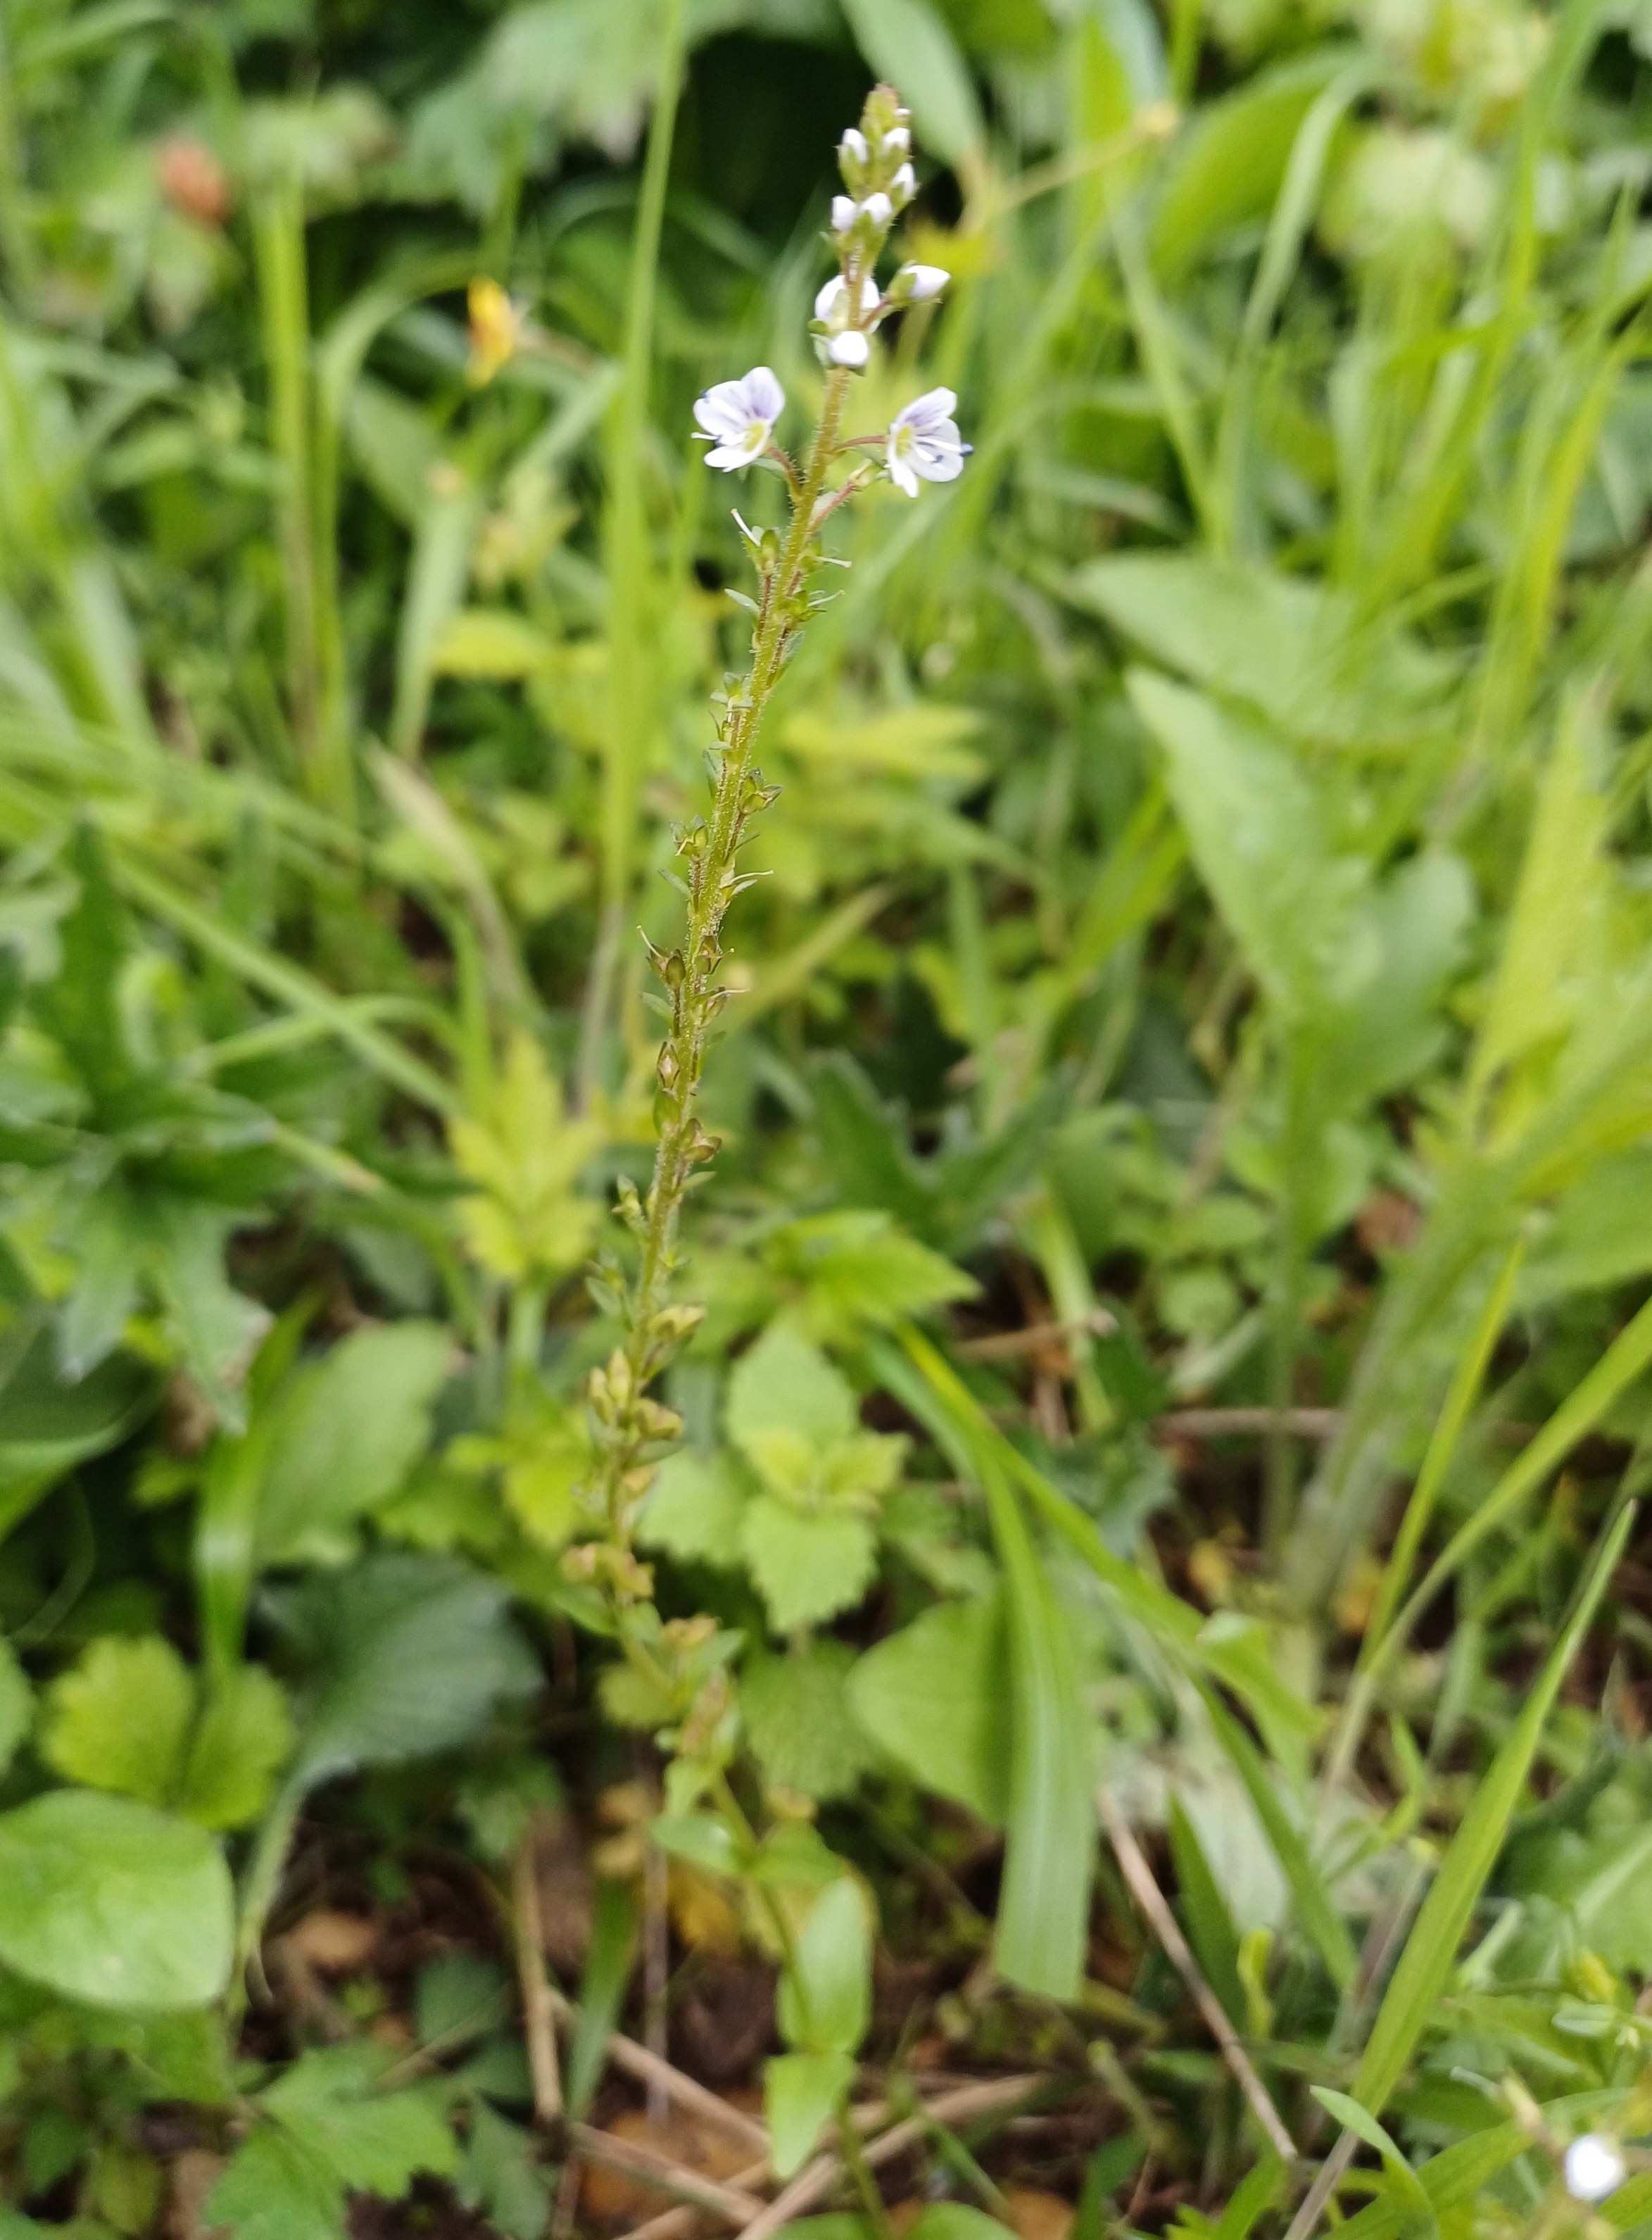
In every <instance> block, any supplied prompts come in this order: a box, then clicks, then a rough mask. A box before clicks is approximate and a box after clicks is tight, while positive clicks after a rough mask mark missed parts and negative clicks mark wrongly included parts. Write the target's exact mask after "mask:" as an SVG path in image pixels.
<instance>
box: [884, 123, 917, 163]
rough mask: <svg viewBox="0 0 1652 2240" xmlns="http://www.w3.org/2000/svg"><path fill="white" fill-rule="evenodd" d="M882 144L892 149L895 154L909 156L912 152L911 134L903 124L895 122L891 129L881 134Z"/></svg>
mask: <svg viewBox="0 0 1652 2240" xmlns="http://www.w3.org/2000/svg"><path fill="white" fill-rule="evenodd" d="M883 145H884V147H885V148H886V149H890V150H893V151H894V153H895V154H896V155H897V156H909V155H910V154H911V152H912V135H911V134H910V133H909V131H908V130H907V129H906V127H905V125H904V124H897V125H896V126H895V127H894V128H893V130H890V131H888V132H886V133H885V134H884V135H883Z"/></svg>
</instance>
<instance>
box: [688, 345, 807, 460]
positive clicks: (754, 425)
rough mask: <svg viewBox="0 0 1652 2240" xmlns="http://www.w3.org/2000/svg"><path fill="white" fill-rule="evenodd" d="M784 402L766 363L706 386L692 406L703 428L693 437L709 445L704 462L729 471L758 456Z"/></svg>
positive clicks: (766, 446) (763, 449) (772, 430)
mask: <svg viewBox="0 0 1652 2240" xmlns="http://www.w3.org/2000/svg"><path fill="white" fill-rule="evenodd" d="M785 403H786V392H785V390H783V388H782V387H781V385H780V383H778V382H777V381H776V378H775V377H774V375H773V374H772V373H771V372H770V371H769V368H768V367H767V366H766V365H755V366H753V368H752V369H751V371H750V372H749V373H748V374H746V375H744V376H743V377H742V378H741V379H740V380H739V381H720V382H718V383H717V384H716V387H715V388H712V389H708V390H706V392H705V394H704V396H703V397H700V398H698V399H697V400H696V403H695V407H694V417H695V418H696V420H697V421H698V422H699V423H700V426H701V429H702V430H703V434H701V435H700V436H698V437H696V439H695V440H696V442H697V443H707V442H709V443H710V444H711V445H712V449H711V450H709V451H708V452H707V453H706V455H705V457H706V464H707V465H708V466H710V467H721V468H722V469H723V472H724V473H725V474H732V473H733V471H734V470H735V469H736V467H749V465H750V464H751V463H752V461H753V460H754V459H760V458H762V457H763V453H764V452H765V451H766V450H768V448H769V437H770V436H771V435H772V434H773V433H774V426H775V423H776V420H778V419H779V417H780V416H781V413H782V412H783V410H784V409H785Z"/></svg>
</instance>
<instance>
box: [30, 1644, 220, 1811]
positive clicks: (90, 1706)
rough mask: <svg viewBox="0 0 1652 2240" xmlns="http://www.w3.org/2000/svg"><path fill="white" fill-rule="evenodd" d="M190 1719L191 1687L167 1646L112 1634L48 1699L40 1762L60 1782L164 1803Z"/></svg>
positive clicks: (175, 1780) (174, 1784)
mask: <svg viewBox="0 0 1652 2240" xmlns="http://www.w3.org/2000/svg"><path fill="white" fill-rule="evenodd" d="M194 1717H195V1683H194V1681H193V1679H192V1678H191V1677H190V1669H189V1667H188V1666H187V1665H186V1664H185V1663H184V1662H183V1658H182V1657H180V1656H179V1655H178V1653H177V1650H176V1649H174V1648H173V1646H172V1644H171V1643H170V1641H165V1640H163V1638H162V1637H160V1635H158V1634H146V1635H144V1636H143V1637H141V1638H139V1639H136V1640H134V1639H129V1638H127V1637H124V1636H122V1635H119V1634H110V1635H107V1636H105V1637H104V1638H103V1639H102V1640H99V1641H94V1642H93V1643H90V1646H89V1647H88V1648H87V1649H86V1650H83V1653H82V1655H81V1657H80V1659H79V1661H78V1662H77V1663H76V1664H75V1665H74V1666H73V1667H71V1669H70V1670H69V1671H67V1672H65V1673H64V1674H63V1677H62V1678H61V1679H58V1680H55V1681H54V1682H53V1683H52V1684H51V1687H50V1690H48V1691H47V1696H46V1703H45V1724H44V1729H43V1735H42V1740H41V1750H42V1754H43V1756H44V1757H45V1759H46V1762H47V1763H48V1764H49V1765H50V1766H51V1767H52V1768H53V1769H54V1770H55V1771H57V1773H60V1774H61V1775H62V1776H63V1779H64V1780H65V1781H73V1782H79V1783H82V1784H83V1786H84V1787H86V1788H88V1789H110V1790H117V1792H119V1793H120V1794H121V1795H123V1796H126V1797H141V1798H142V1799H143V1802H144V1803H147V1804H165V1803H170V1802H171V1801H172V1800H173V1799H174V1797H176V1795H177V1789H178V1785H179V1782H180V1778H181V1777H182V1774H183V1760H184V1753H185V1752H186V1750H188V1748H189V1743H190V1727H191V1725H192V1723H193V1721H194Z"/></svg>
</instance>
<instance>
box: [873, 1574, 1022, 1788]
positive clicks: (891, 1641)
mask: <svg viewBox="0 0 1652 2240" xmlns="http://www.w3.org/2000/svg"><path fill="white" fill-rule="evenodd" d="M847 1692H848V1697H849V1703H850V1704H851V1706H852V1707H853V1710H854V1712H855V1716H856V1718H857V1719H858V1720H859V1721H860V1723H861V1724H862V1725H863V1727H864V1728H865V1730H866V1731H867V1733H868V1734H869V1735H870V1736H871V1737H872V1738H873V1739H874V1741H876V1743H880V1744H881V1745H882V1747H883V1749H884V1750H888V1751H889V1755H890V1756H891V1757H893V1758H895V1759H896V1760H897V1761H898V1763H900V1764H902V1765H903V1766H904V1767H905V1769H906V1770H907V1771H908V1772H909V1774H910V1775H911V1776H912V1777H913V1779H914V1780H916V1781H918V1782H920V1783H923V1787H924V1788H926V1789H932V1790H935V1791H936V1793H937V1794H938V1795H939V1796H942V1797H953V1798H956V1801H957V1802H958V1803H960V1804H965V1805H968V1807H969V1810H971V1811H972V1812H975V1813H978V1814H979V1815H980V1817H981V1818H982V1819H983V1820H984V1821H986V1822H987V1823H988V1824H989V1826H991V1827H1002V1826H1003V1823H1004V1817H1005V1815H1006V1813H1007V1811H1008V1810H1009V1754H1010V1712H1009V1705H1010V1683H1009V1635H1008V1632H1007V1630H1006V1628H1005V1621H1004V1610H1003V1597H1002V1596H1000V1595H998V1594H993V1595H991V1596H989V1597H983V1598H982V1599H981V1600H980V1601H977V1602H969V1603H943V1604H941V1605H940V1606H939V1607H938V1608H937V1609H935V1610H926V1611H925V1612H924V1613H923V1617H919V1618H916V1619H915V1620H914V1621H913V1623H911V1624H910V1625H909V1626H904V1627H903V1628H902V1630H901V1631H900V1632H899V1633H894V1634H891V1635H890V1636H889V1638H888V1640H886V1641H881V1642H879V1643H878V1644H877V1646H876V1648H875V1649H870V1650H868V1651H867V1653H866V1654H865V1656H864V1657H862V1658H861V1659H860V1660H859V1662H858V1663H856V1666H855V1669H854V1670H853V1671H852V1672H851V1673H850V1675H849V1683H848V1691H847Z"/></svg>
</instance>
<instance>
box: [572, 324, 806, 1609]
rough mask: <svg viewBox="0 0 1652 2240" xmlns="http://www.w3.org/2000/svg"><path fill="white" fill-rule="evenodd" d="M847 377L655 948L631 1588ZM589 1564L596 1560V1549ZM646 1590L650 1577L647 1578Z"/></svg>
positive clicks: (625, 1534) (628, 1461)
mask: <svg viewBox="0 0 1652 2240" xmlns="http://www.w3.org/2000/svg"><path fill="white" fill-rule="evenodd" d="M848 385H849V375H848V373H847V372H846V371H844V370H843V369H841V368H834V369H833V370H831V371H830V372H829V374H828V376H827V378H826V389H825V395H824V397H823V402H822V405H821V414H820V420H819V423H818V424H817V426H816V430H815V436H814V440H813V443H811V445H810V447H809V456H808V460H807V463H806V464H805V466H804V469H803V476H802V477H801V480H800V481H799V482H798V483H797V485H796V488H795V490H794V491H793V495H792V501H791V518H790V522H789V526H788V528H787V531H786V535H785V537H784V539H783V542H782V543H781V546H780V550H779V552H778V555H777V556H774V557H771V558H770V559H769V560H768V561H767V562H766V563H763V569H762V597H761V598H760V600H759V601H758V603H757V615H756V624H755V627H754V630H753V633H752V646H751V664H750V667H749V670H748V671H747V674H746V675H745V677H743V678H741V679H738V680H736V681H734V682H732V683H730V684H729V689H728V690H727V692H726V693H725V695H724V696H723V703H722V714H721V717H720V720H719V722H718V724H717V743H716V748H715V750H713V755H714V763H715V771H714V777H713V782H712V793H711V803H710V811H709V816H708V817H704V818H703V819H696V821H695V823H693V824H691V825H689V826H688V827H687V828H686V829H685V830H683V832H682V833H681V834H680V836H679V837H678V843H677V854H678V857H679V859H680V861H681V862H682V863H683V866H684V872H683V883H684V885H685V887H686V889H687V894H688V923H687V926H686V928H685V931H684V937H683V944H682V946H681V948H679V949H676V950H672V951H671V952H670V953H669V955H657V954H656V957H655V959H654V963H655V968H656V971H657V972H658V973H659V975H660V977H661V978H662V979H663V982H664V983H665V985H666V988H667V989H668V990H669V995H670V1001H671V1023H670V1028H669V1031H668V1033H667V1034H666V1037H665V1039H664V1041H663V1043H662V1044H661V1045H660V1052H659V1057H658V1060H657V1062H656V1081H657V1083H658V1098H657V1106H656V1109H657V1110H658V1114H659V1119H660V1138H659V1146H658V1149H657V1150H656V1154H655V1160H654V1174H653V1178H652V1180H651V1182H650V1183H649V1191H648V1197H647V1198H646V1199H645V1200H644V1201H643V1203H641V1204H638V1203H636V1200H635V1199H632V1200H631V1201H630V1203H629V1205H627V1204H624V1203H623V1204H622V1211H623V1212H624V1213H625V1214H626V1216H627V1217H628V1219H629V1222H630V1224H631V1226H632V1228H633V1230H636V1233H637V1235H638V1237H639V1239H640V1242H641V1246H642V1252H641V1261H640V1265H639V1267H638V1269H637V1272H636V1277H634V1279H633V1280H632V1281H631V1282H630V1283H629V1284H628V1285H627V1286H626V1287H625V1289H624V1291H623V1301H622V1317H623V1323H624V1331H625V1335H624V1340H623V1344H622V1345H621V1346H620V1347H619V1348H617V1349H616V1351H615V1353H614V1354H613V1355H612V1356H611V1357H610V1360H609V1362H608V1363H607V1365H606V1366H605V1367H604V1368H603V1369H601V1370H597V1371H596V1375H595V1377H593V1379H592V1383H591V1396H590V1397H591V1403H592V1412H593V1415H594V1416H595V1417H596V1423H597V1426H598V1428H599V1432H600V1435H601V1442H602V1443H601V1450H600V1462H599V1465H598V1471H597V1476H596V1489H595V1490H596V1492H597V1494H598V1496H599V1497H600V1503H601V1507H602V1510H603V1516H604V1517H605V1518H606V1521H607V1524H608V1530H609V1550H608V1552H609V1556H610V1563H611V1564H613V1565H615V1566H616V1569H615V1575H614V1577H612V1578H611V1580H610V1585H611V1586H612V1587H613V1588H614V1589H615V1590H617V1591H619V1592H620V1593H621V1595H622V1596H623V1594H624V1592H625V1590H626V1588H627V1585H628V1581H627V1579H626V1577H624V1576H623V1572H624V1568H625V1563H626V1558H627V1556H628V1552H629V1529H628V1528H629V1512H630V1510H632V1508H633V1507H634V1506H635V1503H636V1499H637V1498H638V1497H639V1496H640V1495H641V1493H642V1492H643V1490H645V1488H646V1484H647V1482H648V1478H649V1474H650V1473H649V1469H648V1466H647V1464H646V1462H645V1460H644V1457H645V1454H646V1450H648V1448H649V1446H650V1445H651V1444H652V1443H655V1442H656V1441H658V1440H659V1439H661V1438H662V1437H670V1436H671V1435H672V1434H673V1432H674V1431H675V1430H676V1419H675V1418H674V1417H671V1416H670V1414H669V1411H668V1410H664V1409H662V1408H660V1407H658V1406H657V1405H656V1403H653V1402H652V1401H650V1400H649V1397H648V1386H649V1383H650V1382H651V1381H652V1380H653V1378H654V1377H656V1375H657V1374H658V1372H659V1370H661V1369H662V1368H663V1367H664V1365H665V1363H666V1362H667V1361H668V1360H669V1358H670V1357H671V1355H672V1353H673V1352H674V1351H675V1350H676V1348H677V1347H678V1346H679V1345H680V1344H681V1343H683V1339H684V1338H685V1337H687V1336H688V1335H689V1332H690V1331H691V1330H692V1329H693V1328H694V1326H695V1324H696V1322H697V1321H698V1319H699V1310H697V1309H696V1308H690V1307H683V1306H673V1305H672V1304H671V1303H669V1298H668V1292H669V1284H670V1279H671V1275H672V1271H673V1270H674V1268H675V1266H676V1234H677V1229H678V1224H679V1223H680V1221H681V1218H682V1212H683V1200H684V1198H685V1197H686V1196H687V1194H688V1189H689V1181H690V1179H691V1177H692V1176H693V1174H694V1170H695V1169H696V1166H698V1165H700V1164H701V1163H703V1162H704V1161H705V1160H707V1159H709V1158H710V1157H713V1156H714V1155H715V1153H716V1149H717V1145H716V1141H715V1140H714V1139H713V1138H712V1137H709V1135H708V1134H707V1133H706V1131H705V1130H704V1129H703V1126H702V1125H701V1123H700V1118H699V1113H698V1109H697V1108H698V1102H699V1089H700V1078H701V1075H702V1073H703V1070H704V1065H705V1054H706V1049H707V1046H708V1043H709V1040H710V1035H711V1030H712V1027H713V1025H714V1023H715V1022H716V1017H717V1014H718V1013H719V1011H720V1010H722V1008H723V1003H724V1001H725V999H726V992H727V991H726V990H724V989H723V987H722V985H721V984H720V977H719V976H720V973H721V970H722V965H723V946H722V933H723V919H724V917H725V916H726V915H727V912H728V910H729V904H730V903H731V902H732V901H733V900H734V898H735V897H736V894H738V893H739V891H740V889H741V886H742V884H743V879H742V875H741V872H740V869H739V857H740V850H741V848H742V847H743V844H744V843H745V841H746V839H747V837H748V836H749V831H750V827H751V823H752V820H753V818H754V817H756V815H758V814H759V813H760V812H761V810H763V809H764V808H765V807H766V806H767V805H768V803H769V801H770V800H771V799H772V798H773V795H772V794H771V792H770V791H769V789H768V788H766V787H765V786H764V785H763V781H762V778H761V776H760V775H759V774H758V773H757V772H756V770H754V769H753V766H752V755H753V750H754V749H755V747H756V740H757V734H758V731H759V729H760V728H761V725H762V723H763V713H764V710H765V709H766V708H767V706H768V703H769V698H770V697H771V695H772V694H773V691H774V689H775V686H776V683H777V682H778V680H779V677H780V675H781V672H782V670H783V669H784V667H785V665H786V662H787V659H788V657H789V655H790V653H791V652H792V650H793V648H794V646H795V643H796V637H797V634H798V632H799V630H801V628H802V626H803V621H804V619H805V617H806V616H807V614H808V611H809V593H808V579H809V573H810V570H811V566H812V564H813V563H814V561H815V557H816V534H817V531H818V528H819V525H820V522H821V519H822V518H823V508H824V506H826V505H829V503H830V500H829V497H827V494H826V488H825V483H826V472H827V469H828V467H829V464H830V462H831V460H832V458H833V457H834V455H835V453H836V448H837V436H838V427H839V423H840V421H841V419H842V416H843V398H844V393H845V390H847V388H848ZM585 1560H586V1562H587V1563H590V1562H592V1561H594V1560H595V1558H594V1557H591V1556H590V1555H587V1556H586V1558H585ZM637 1583H638V1584H639V1585H640V1584H641V1582H640V1580H639V1581H638V1582H637Z"/></svg>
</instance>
